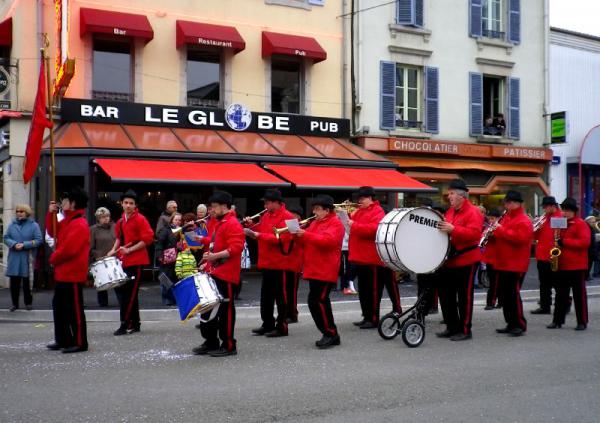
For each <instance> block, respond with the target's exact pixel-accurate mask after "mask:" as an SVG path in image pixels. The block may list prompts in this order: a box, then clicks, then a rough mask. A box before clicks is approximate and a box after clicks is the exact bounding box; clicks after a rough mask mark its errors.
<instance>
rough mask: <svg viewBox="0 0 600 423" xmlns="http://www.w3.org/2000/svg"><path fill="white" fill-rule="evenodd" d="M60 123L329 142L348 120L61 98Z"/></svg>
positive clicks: (345, 130)
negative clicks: (285, 136)
mask: <svg viewBox="0 0 600 423" xmlns="http://www.w3.org/2000/svg"><path fill="white" fill-rule="evenodd" d="M61 119H62V120H63V121H66V122H95V123H117V124H126V125H144V126H162V127H176V128H196V129H212V130H221V131H231V130H233V131H239V132H263V133H269V134H288V135H301V136H302V135H306V136H317V137H332V138H348V137H349V136H350V121H349V120H348V119H335V118H326V117H316V116H301V115H290V114H280V113H259V112H251V111H250V110H248V109H247V108H246V107H244V106H243V105H242V104H231V105H230V106H229V107H228V108H227V109H225V110H224V109H211V108H199V107H179V106H165V105H156V104H142V103H124V102H110V101H99V100H83V99H68V98H65V99H63V100H62V107H61Z"/></svg>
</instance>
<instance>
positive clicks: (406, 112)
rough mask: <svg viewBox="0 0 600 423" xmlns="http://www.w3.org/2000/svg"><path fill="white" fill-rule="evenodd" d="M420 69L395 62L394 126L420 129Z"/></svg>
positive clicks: (421, 123)
mask: <svg viewBox="0 0 600 423" xmlns="http://www.w3.org/2000/svg"><path fill="white" fill-rule="evenodd" d="M421 103H422V98H421V71H420V69H419V68H416V67H411V66H406V65H403V64H396V107H395V119H396V128H404V129H421V127H422V125H423V122H422V120H421Z"/></svg>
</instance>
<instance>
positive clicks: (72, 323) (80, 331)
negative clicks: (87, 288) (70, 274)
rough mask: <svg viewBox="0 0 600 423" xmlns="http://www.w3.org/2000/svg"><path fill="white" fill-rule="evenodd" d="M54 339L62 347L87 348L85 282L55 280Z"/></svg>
mask: <svg viewBox="0 0 600 423" xmlns="http://www.w3.org/2000/svg"><path fill="white" fill-rule="evenodd" d="M52 313H53V315H54V339H55V341H56V343H57V344H58V345H60V346H61V347H62V348H67V347H73V346H78V347H84V348H87V346H88V341H87V325H86V322H85V313H84V312H83V284H82V283H73V282H60V281H55V284H54V297H53V298H52Z"/></svg>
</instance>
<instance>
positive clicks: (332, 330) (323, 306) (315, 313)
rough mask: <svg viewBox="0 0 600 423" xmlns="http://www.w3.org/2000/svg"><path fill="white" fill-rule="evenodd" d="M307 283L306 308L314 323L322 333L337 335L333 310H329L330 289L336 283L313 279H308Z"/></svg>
mask: <svg viewBox="0 0 600 423" xmlns="http://www.w3.org/2000/svg"><path fill="white" fill-rule="evenodd" d="M308 283H309V291H308V309H309V310H310V314H311V316H312V318H313V320H314V321H315V325H317V329H319V330H320V331H321V333H322V334H323V335H327V336H332V337H333V336H338V331H337V327H336V326H335V322H334V320H333V312H332V311H331V301H330V299H329V294H330V293H331V289H332V288H333V287H334V286H335V285H336V284H335V283H331V282H323V281H318V280H315V279H309V281H308Z"/></svg>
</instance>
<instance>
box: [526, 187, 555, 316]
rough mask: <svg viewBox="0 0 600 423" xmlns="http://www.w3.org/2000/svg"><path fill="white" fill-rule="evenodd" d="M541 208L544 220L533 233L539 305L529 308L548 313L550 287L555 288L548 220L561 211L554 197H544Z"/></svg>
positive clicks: (551, 242) (552, 236)
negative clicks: (538, 280) (538, 282)
mask: <svg viewBox="0 0 600 423" xmlns="http://www.w3.org/2000/svg"><path fill="white" fill-rule="evenodd" d="M542 208H543V209H544V219H545V220H544V223H543V224H542V227H541V228H539V229H538V230H537V231H536V232H535V233H534V238H535V240H536V241H537V243H536V247H535V259H536V260H537V269H538V276H539V279H540V306H539V307H538V308H537V309H535V310H531V314H550V308H551V306H552V288H554V289H555V290H556V272H553V271H552V270H551V269H550V250H551V249H552V247H554V230H553V229H552V228H551V227H550V221H551V219H552V218H553V217H561V216H562V213H561V212H560V209H559V207H558V203H557V202H556V199H555V198H554V197H544V198H543V199H542Z"/></svg>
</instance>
